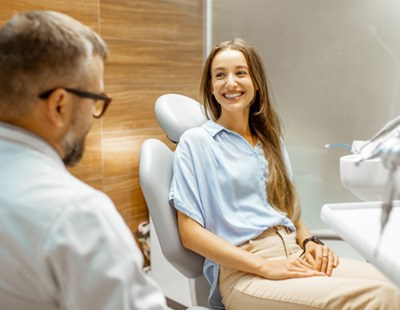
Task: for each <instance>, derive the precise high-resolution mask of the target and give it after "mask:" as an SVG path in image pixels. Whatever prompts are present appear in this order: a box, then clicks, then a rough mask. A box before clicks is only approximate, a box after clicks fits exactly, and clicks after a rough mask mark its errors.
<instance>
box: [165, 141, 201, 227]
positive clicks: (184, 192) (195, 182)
mask: <svg viewBox="0 0 400 310" xmlns="http://www.w3.org/2000/svg"><path fill="white" fill-rule="evenodd" d="M193 156H195V155H193V149H192V148H191V145H190V143H189V142H188V141H187V140H184V139H183V140H181V141H180V142H179V144H178V146H177V148H176V151H175V156H174V165H173V178H172V184H171V190H170V193H169V201H170V204H171V206H173V207H174V208H175V209H176V210H178V211H180V212H182V213H184V214H185V215H187V216H188V217H190V218H192V219H193V220H195V221H196V222H198V223H199V224H200V225H201V226H203V227H204V214H203V212H202V204H201V196H200V192H199V179H198V177H199V175H200V174H201V172H198V173H197V172H196V168H195V165H194V160H195V158H193Z"/></svg>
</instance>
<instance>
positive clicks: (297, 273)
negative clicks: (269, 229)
mask: <svg viewBox="0 0 400 310" xmlns="http://www.w3.org/2000/svg"><path fill="white" fill-rule="evenodd" d="M257 274H258V275H259V276H261V277H264V278H267V279H271V280H283V279H289V278H305V277H313V276H325V273H324V272H321V271H318V270H316V269H315V268H314V266H313V265H311V264H310V263H308V262H307V261H305V260H304V259H302V258H300V257H292V258H287V259H283V260H265V263H264V264H263V265H262V267H261V270H260V272H259V273H257Z"/></svg>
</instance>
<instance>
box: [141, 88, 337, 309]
mask: <svg viewBox="0 0 400 310" xmlns="http://www.w3.org/2000/svg"><path fill="white" fill-rule="evenodd" d="M155 114H156V118H157V120H158V122H159V124H160V126H161V128H162V129H163V130H164V131H165V133H166V134H167V137H168V138H169V139H170V140H171V141H172V142H175V143H177V142H179V138H180V136H181V135H182V134H183V132H185V131H186V130H187V129H189V128H192V127H197V126H201V125H202V124H203V123H205V122H206V121H207V118H206V117H205V115H204V113H203V110H202V107H201V105H200V103H198V102H197V101H195V100H193V99H191V98H189V97H186V96H182V95H178V94H166V95H163V96H161V97H159V98H158V99H157V101H156V103H155ZM173 154H174V153H173V151H171V149H170V148H169V147H167V146H166V145H165V144H164V143H163V142H161V141H160V140H157V139H147V140H146V141H144V143H143V144H142V147H141V151H140V159H139V178H140V184H141V188H142V192H143V195H144V198H145V200H146V203H147V207H148V209H149V213H150V217H151V220H152V222H153V225H154V228H155V231H156V234H157V237H158V240H159V243H160V247H161V251H162V253H163V255H164V257H165V258H166V260H167V261H168V262H169V263H171V264H172V266H174V267H175V268H176V269H177V270H178V271H179V272H180V273H181V274H183V275H184V276H185V277H187V278H188V279H191V281H190V282H189V284H190V294H191V301H192V303H193V305H194V306H203V307H210V306H209V305H208V293H209V290H210V286H209V284H208V282H207V280H206V279H205V277H204V276H203V272H202V268H203V262H204V258H203V257H201V256H200V255H198V254H196V253H194V252H192V251H190V250H188V249H186V248H184V247H183V246H182V244H181V241H180V237H179V232H178V225H177V219H176V212H175V209H174V208H172V207H171V206H170V205H169V201H168V195H169V190H170V185H171V181H172V174H173V171H172V165H173V156H174V155H173ZM312 233H313V234H314V235H315V236H318V237H319V238H320V239H323V240H339V238H338V236H337V235H335V234H334V233H333V232H332V231H331V230H318V231H315V230H314V231H313V232H312ZM203 307H190V308H189V309H193V310H194V309H210V308H203Z"/></svg>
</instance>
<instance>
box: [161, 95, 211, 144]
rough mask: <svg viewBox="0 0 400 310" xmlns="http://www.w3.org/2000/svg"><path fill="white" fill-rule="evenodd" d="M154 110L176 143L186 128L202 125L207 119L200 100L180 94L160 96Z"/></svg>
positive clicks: (166, 131)
mask: <svg viewBox="0 0 400 310" xmlns="http://www.w3.org/2000/svg"><path fill="white" fill-rule="evenodd" d="M154 112H155V114H156V118H157V121H158V123H159V124H160V126H161V128H162V129H163V130H164V131H165V133H166V134H167V136H168V138H169V139H170V140H171V141H172V142H174V143H178V142H179V138H180V137H181V135H182V134H183V133H184V132H185V131H186V130H188V129H189V128H193V127H198V126H201V125H203V124H204V123H205V122H206V121H207V118H206V116H205V115H204V112H203V108H202V106H201V104H200V103H199V102H197V101H196V100H194V99H192V98H189V97H186V96H183V95H178V94H166V95H163V96H161V97H159V98H158V99H157V101H156V104H155V107H154Z"/></svg>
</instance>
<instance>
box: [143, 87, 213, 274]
mask: <svg viewBox="0 0 400 310" xmlns="http://www.w3.org/2000/svg"><path fill="white" fill-rule="evenodd" d="M155 113H156V117H157V120H158V121H159V123H160V126H161V127H162V128H163V129H164V131H165V132H166V133H167V135H168V137H169V138H170V139H171V140H173V141H179V137H180V136H181V134H182V133H183V132H184V131H185V130H187V129H189V128H192V127H196V126H200V125H201V124H203V123H204V122H205V121H206V120H207V119H206V117H205V116H204V114H203V113H202V110H201V106H200V104H199V103H198V102H197V101H195V100H193V99H191V98H189V97H185V96H182V95H177V94H167V95H163V96H161V97H160V98H158V100H157V102H156V105H155ZM172 165H173V152H172V151H171V150H170V149H169V148H168V147H167V146H166V145H165V144H164V143H163V142H161V141H159V140H156V139H148V140H146V141H145V142H144V143H143V145H142V148H141V151H140V159H139V178H140V184H141V188H142V192H143V195H144V198H145V200H146V203H147V207H148V208H149V212H150V216H151V219H152V221H153V223H154V228H155V230H156V233H157V237H158V239H159V241H160V247H161V251H162V253H163V254H164V256H165V258H166V259H167V260H168V261H169V262H170V263H171V264H172V265H173V266H174V267H175V268H176V269H177V270H178V271H179V272H181V273H182V274H183V275H184V276H186V277H187V278H190V279H192V278H195V277H198V276H200V275H201V274H202V268H203V262H204V258H203V257H201V256H200V255H198V254H196V253H194V252H192V251H190V250H187V249H185V248H184V247H183V246H182V243H181V240H180V237H179V231H178V226H177V220H176V212H175V209H174V208H172V207H171V206H170V204H169V201H168V195H169V190H170V187H171V181H172V175H173V171H172Z"/></svg>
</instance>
